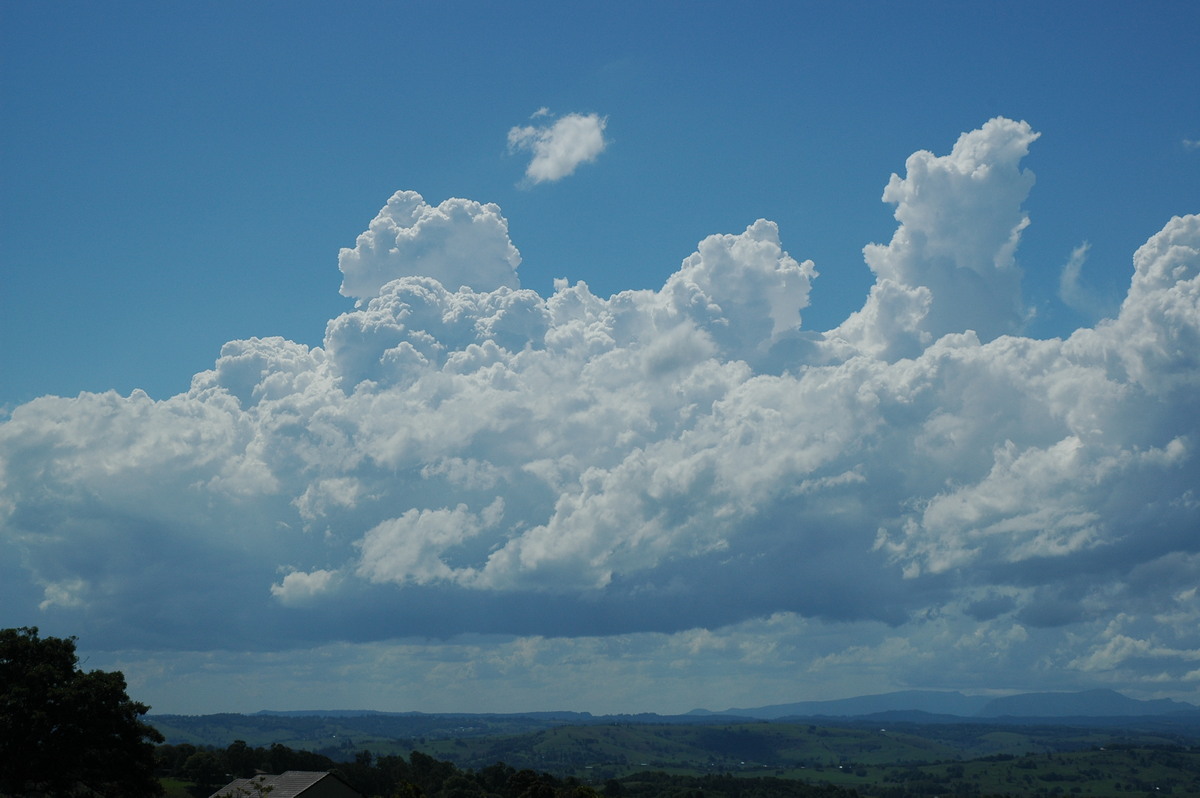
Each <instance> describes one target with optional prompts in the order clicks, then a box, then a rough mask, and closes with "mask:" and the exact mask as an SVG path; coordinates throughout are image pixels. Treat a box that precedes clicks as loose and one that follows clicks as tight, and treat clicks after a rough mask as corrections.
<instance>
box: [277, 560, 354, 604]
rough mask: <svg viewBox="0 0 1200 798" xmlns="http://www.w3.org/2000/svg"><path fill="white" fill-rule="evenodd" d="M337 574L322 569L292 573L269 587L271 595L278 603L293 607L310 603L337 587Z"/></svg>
mask: <svg viewBox="0 0 1200 798" xmlns="http://www.w3.org/2000/svg"><path fill="white" fill-rule="evenodd" d="M338 581H339V574H338V572H337V571H328V570H325V569H323V568H321V569H317V570H315V571H309V572H308V573H305V572H304V571H293V572H291V573H290V574H288V575H287V576H285V577H284V578H283V581H282V582H280V583H279V584H276V585H271V595H272V596H274V597H275V598H277V599H279V601H280V603H282V604H285V605H289V606H294V605H301V604H305V603H308V602H310V601H312V600H313V599H315V598H317V597H318V596H320V595H321V594H323V593H327V592H329V591H330V590H332V589H334V588H335V587H337V584H338Z"/></svg>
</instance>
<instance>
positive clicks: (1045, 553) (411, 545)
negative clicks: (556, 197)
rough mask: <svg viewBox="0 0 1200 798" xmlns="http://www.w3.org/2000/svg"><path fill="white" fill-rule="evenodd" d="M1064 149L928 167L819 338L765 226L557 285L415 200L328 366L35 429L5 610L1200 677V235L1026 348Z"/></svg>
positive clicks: (61, 412)
mask: <svg viewBox="0 0 1200 798" xmlns="http://www.w3.org/2000/svg"><path fill="white" fill-rule="evenodd" d="M562 121H563V120H559V122H560V123H561V122H562ZM557 124H558V123H556V126H557ZM1037 135H1038V134H1037V133H1035V132H1034V131H1033V130H1032V129H1031V128H1030V127H1029V125H1027V124H1025V123H1023V122H1014V121H1011V120H1005V119H995V120H991V121H990V122H988V123H987V124H985V125H983V126H982V127H981V128H980V129H979V130H976V131H972V132H969V133H965V134H963V135H962V136H961V137H960V138H959V140H958V142H957V143H956V144H955V145H954V147H953V149H952V151H951V152H950V154H949V155H942V156H937V155H934V154H932V153H929V152H920V153H917V154H915V155H913V156H912V157H910V158H909V159H908V163H907V174H906V176H905V177H904V178H900V177H898V176H893V177H892V179H891V181H890V182H889V183H888V187H887V189H886V190H885V193H884V200H885V201H886V202H889V203H892V204H894V205H895V206H896V208H895V215H896V219H897V222H898V226H897V229H896V231H895V234H894V235H893V237H892V239H891V242H890V243H889V244H887V245H878V244H872V245H870V246H868V247H867V248H866V249H865V257H866V260H867V263H868V265H869V266H870V267H871V269H872V270H873V271H874V273H875V275H876V282H875V285H874V286H873V288H872V289H871V292H870V294H869V296H868V297H867V298H866V300H865V302H864V304H863V307H862V308H861V309H860V310H858V311H857V312H855V313H854V314H852V315H851V316H850V318H849V319H847V320H846V322H844V323H843V324H841V325H839V326H838V327H836V328H834V329H832V330H827V331H813V330H808V329H806V328H805V327H804V316H803V311H804V309H805V308H806V307H807V305H808V302H809V295H810V289H811V286H812V282H813V280H815V279H816V278H817V272H816V269H815V267H814V264H813V263H812V262H811V261H807V260H798V259H796V258H793V257H792V256H791V255H790V254H789V253H788V252H787V251H786V250H785V249H784V247H783V244H782V241H781V238H780V234H779V230H778V229H777V227H776V225H774V224H773V223H771V222H768V221H765V220H758V221H754V222H752V223H751V224H749V225H748V226H747V227H746V229H745V230H743V231H741V232H738V233H733V234H723V235H713V236H710V237H708V238H706V239H704V240H703V241H701V242H700V243H699V245H698V246H697V249H696V252H695V253H694V254H692V255H691V256H689V257H688V258H686V259H685V260H684V261H683V263H682V264H681V265H680V267H679V268H678V270H677V271H676V272H675V273H674V274H672V275H671V276H670V277H669V278H667V280H665V282H664V283H663V285H662V286H661V287H660V288H658V289H657V290H640V291H625V292H621V293H618V294H615V295H613V296H610V297H607V298H606V297H600V296H596V295H595V294H593V293H592V292H591V290H590V289H589V288H588V286H587V285H586V284H585V283H582V282H579V283H574V284H571V283H568V282H567V281H565V280H560V281H558V282H556V284H555V287H554V291H553V293H552V294H551V295H550V296H548V297H542V296H539V295H538V294H537V293H535V292H533V291H529V290H526V289H521V288H520V287H519V284H518V283H517V281H516V274H515V269H516V266H517V264H518V262H519V258H518V256H517V255H516V250H515V248H513V247H512V244H511V243H510V242H509V241H508V236H507V226H506V224H505V222H504V219H503V217H502V216H501V215H500V212H499V209H498V208H496V207H495V206H489V205H479V204H478V203H473V202H468V201H466V200H456V199H452V200H446V201H445V202H443V203H441V204H440V205H438V206H436V207H433V206H430V205H428V204H426V203H425V202H424V200H423V199H422V198H421V197H420V196H419V195H417V194H415V193H413V192H399V193H397V194H396V195H394V196H393V197H392V199H391V200H390V201H389V202H388V205H387V206H386V207H385V208H384V209H383V210H382V211H381V212H380V214H379V215H378V216H377V217H376V219H375V220H374V221H372V222H371V225H370V228H369V229H368V230H367V231H366V232H365V233H363V235H362V236H360V237H359V239H358V243H357V245H356V247H355V248H354V249H346V250H343V251H342V254H341V257H340V259H339V265H340V266H341V269H342V272H343V275H344V278H345V280H344V283H343V287H342V293H343V294H345V295H347V296H352V297H355V298H356V299H358V300H359V301H358V305H357V306H356V307H355V308H354V309H353V310H349V311H348V312H346V313H344V314H342V315H340V316H338V317H337V318H335V319H332V320H330V321H329V323H328V325H327V328H326V334H325V339H324V342H323V344H322V346H320V347H307V346H303V345H301V344H297V343H294V342H290V341H286V340H283V339H279V338H266V339H250V340H245V341H233V342H230V343H229V344H227V345H226V346H225V347H224V348H223V349H222V351H221V353H220V356H219V358H218V359H217V361H216V363H215V364H214V367H213V368H212V369H211V370H208V371H205V372H202V373H200V374H197V375H196V376H195V378H194V379H193V381H192V385H191V388H190V390H189V391H188V392H186V393H183V394H180V395H178V396H175V397H171V398H169V399H165V400H162V401H154V400H152V399H150V397H148V396H146V395H145V394H143V393H140V392H135V393H134V394H132V395H130V396H128V397H122V396H118V395H116V394H115V393H104V394H89V393H85V394H80V395H79V396H77V397H73V398H60V397H44V398H41V399H38V400H35V401H33V402H30V403H28V404H26V405H22V406H19V407H17V408H15V409H14V410H13V412H12V414H11V417H10V418H9V419H8V420H6V421H5V422H4V423H3V424H2V425H0V536H2V539H3V545H4V546H5V549H6V551H8V552H10V553H11V557H10V559H9V562H10V564H9V565H7V566H5V567H6V569H7V570H6V573H16V574H17V575H18V576H19V578H20V580H21V581H20V584H21V587H20V588H11V587H10V588H6V591H7V593H6V596H12V597H13V599H12V601H11V602H10V604H11V605H12V607H11V608H10V612H14V613H18V614H21V613H24V615H25V616H27V618H38V617H44V618H47V619H58V620H60V621H62V622H64V623H67V622H70V620H71V619H72V618H78V617H82V614H86V616H87V617H88V618H89V619H91V621H92V623H93V625H94V627H95V629H96V630H97V633H98V634H101V635H102V636H103V638H104V639H105V640H106V641H108V644H109V645H112V646H114V647H122V646H125V647H149V646H151V645H154V646H159V647H163V648H170V647H178V646H202V645H205V644H208V643H213V644H217V642H219V644H220V645H223V646H225V647H230V646H237V645H241V644H246V645H249V644H250V641H253V645H255V646H264V645H265V646H272V645H274V646H283V645H296V644H298V643H300V642H309V643H316V644H325V643H327V642H328V641H331V640H343V641H351V642H352V643H353V644H354V645H361V646H370V645H375V642H374V641H379V640H388V639H394V638H405V637H419V636H427V635H455V634H458V635H470V634H505V635H512V636H516V637H514V638H510V639H509V642H506V643H504V646H507V647H509V648H505V649H504V650H505V651H507V652H508V653H510V654H512V655H513V656H514V657H516V656H517V652H518V651H528V650H530V649H529V646H534V647H542V648H543V649H545V648H551V649H552V648H554V647H555V646H557V645H559V643H555V644H553V645H549V644H543V643H538V644H537V645H536V646H535V644H534V643H527V644H522V643H519V642H513V641H514V640H526V641H545V640H549V639H555V640H562V639H565V638H568V637H573V638H579V639H581V640H586V641H588V642H587V643H586V646H588V647H591V648H594V649H595V650H597V651H599V650H604V649H605V646H606V645H610V644H609V643H604V642H597V641H615V640H618V639H621V640H631V639H634V638H630V637H628V636H630V635H632V636H639V635H640V636H642V637H637V638H636V639H637V640H640V641H642V644H644V645H645V652H643V653H644V655H645V657H646V658H647V661H648V660H649V659H651V658H657V660H658V661H668V660H670V661H674V660H679V661H684V660H686V657H687V653H686V652H687V651H689V650H691V649H694V648H696V647H697V646H699V647H702V648H703V649H704V650H705V651H706V652H720V653H721V656H727V657H741V658H743V659H744V661H745V662H746V663H752V664H754V666H755V667H758V668H765V669H768V670H769V671H770V672H771V673H778V674H780V678H781V679H782V678H784V674H794V672H795V667H796V666H797V664H799V665H801V666H803V667H804V668H806V669H808V670H809V671H810V672H812V673H820V672H826V671H828V670H829V669H831V668H833V667H834V666H835V665H836V666H837V667H838V668H840V669H843V670H844V671H845V672H847V673H854V674H857V675H856V676H855V678H858V679H861V680H862V681H861V683H862V684H864V685H866V686H867V688H868V689H870V685H871V684H875V685H877V684H878V683H879V680H880V679H881V678H883V679H886V680H890V681H889V683H891V684H895V683H897V682H899V683H900V684H907V685H913V686H945V685H946V684H955V685H957V686H962V687H966V686H971V685H978V686H998V685H995V684H992V685H985V684H983V682H986V680H987V674H988V672H991V670H989V669H993V670H994V669H995V668H999V667H1004V668H1006V669H1007V670H1005V672H1019V673H1030V672H1033V671H1037V672H1038V673H1039V674H1040V675H1039V677H1038V678H1039V679H1040V680H1041V685H1042V686H1043V687H1050V686H1052V682H1053V681H1054V679H1064V680H1066V679H1069V678H1073V677H1072V676H1071V675H1072V674H1074V677H1078V678H1087V679H1093V680H1105V679H1107V680H1117V679H1120V680H1124V681H1123V682H1122V684H1136V683H1138V680H1139V679H1147V680H1148V679H1149V678H1150V674H1149V672H1148V671H1142V670H1139V669H1138V663H1139V662H1140V661H1141V659H1139V658H1138V657H1135V656H1133V653H1136V652H1138V651H1141V652H1143V653H1145V654H1147V656H1150V657H1151V658H1152V659H1153V660H1154V663H1155V664H1154V672H1153V677H1154V678H1155V679H1159V678H1160V677H1161V675H1162V674H1163V673H1167V674H1168V677H1169V685H1168V686H1170V685H1174V686H1176V687H1178V688H1179V689H1183V685H1184V684H1185V682H1187V679H1189V678H1191V677H1190V676H1189V675H1188V674H1190V673H1192V672H1194V671H1195V668H1194V660H1192V659H1189V657H1188V656H1187V655H1186V652H1192V651H1195V650H1198V649H1200V636H1198V634H1197V632H1196V629H1197V628H1198V627H1197V625H1196V623H1195V620H1196V618H1197V617H1200V604H1198V603H1197V601H1198V599H1197V596H1196V593H1195V591H1194V590H1192V591H1191V592H1190V593H1188V590H1189V588H1194V585H1195V583H1196V579H1197V577H1198V576H1200V539H1198V538H1197V537H1196V535H1195V530H1196V529H1197V528H1198V527H1200V495H1198V494H1197V489H1196V486H1197V485H1198V484H1200V465H1198V463H1200V458H1198V453H1197V446H1198V445H1200V428H1198V426H1200V421H1198V420H1197V416H1196V413H1195V396H1196V393H1197V390H1200V216H1194V215H1193V216H1182V217H1177V218H1174V219H1171V220H1169V221H1168V222H1167V223H1166V225H1165V226H1164V227H1163V229H1162V230H1161V231H1160V232H1159V233H1157V234H1155V235H1154V236H1153V237H1151V238H1150V240H1149V241H1147V243H1146V244H1145V245H1144V246H1143V247H1141V248H1140V249H1139V250H1138V251H1137V253H1135V255H1134V262H1133V275H1132V280H1131V284H1130V289H1129V292H1128V294H1127V296H1126V298H1125V300H1124V302H1123V304H1122V306H1121V308H1120V310H1119V312H1118V313H1117V314H1116V315H1115V316H1114V317H1113V318H1111V319H1108V320H1105V321H1102V322H1100V323H1098V324H1097V325H1096V326H1095V327H1090V328H1083V329H1080V330H1078V331H1077V332H1076V333H1075V334H1073V335H1072V336H1070V337H1069V338H1067V339H1065V340H1060V339H1052V340H1035V339H1031V338H1026V337H1021V336H1020V335H1019V334H1018V333H1019V331H1020V328H1021V326H1022V323H1023V321H1024V319H1025V316H1026V311H1025V308H1024V305H1023V301H1022V298H1021V291H1020V268H1019V267H1018V265H1017V260H1016V252H1017V247H1018V244H1019V241H1020V236H1021V232H1022V230H1023V229H1024V228H1025V226H1026V225H1027V224H1028V223H1029V219H1028V216H1027V215H1026V213H1025V212H1024V210H1023V209H1022V203H1023V202H1024V199H1025V197H1026V195H1027V193H1028V191H1029V190H1030V188H1031V186H1032V185H1033V176H1032V175H1031V174H1030V173H1029V172H1028V171H1027V170H1024V169H1022V168H1021V167H1020V161H1021V159H1022V157H1023V156H1024V155H1025V154H1026V152H1027V150H1028V148H1029V146H1030V145H1031V144H1032V143H1033V142H1034V141H1035V140H1036V138H1037ZM1080 262H1082V253H1081V254H1080ZM11 563H17V565H15V566H14V565H12V564H11ZM281 573H282V574H284V576H282V577H280V574H281ZM214 580H215V581H216V582H218V583H219V586H220V590H219V591H215V585H214ZM150 595H153V596H156V597H160V598H161V600H156V601H155V602H152V603H151V604H152V606H150V605H148V604H147V602H146V601H145V597H146V596H150ZM1117 613H1120V614H1121V616H1122V621H1121V624H1120V625H1119V628H1117V629H1114V630H1112V631H1106V630H1108V629H1109V624H1110V622H1111V621H1112V619H1113V618H1114V617H1115V615H1116V614H1117ZM1118 635H1120V636H1122V637H1118ZM906 641H907V642H906ZM1114 641H1115V642H1114ZM1129 641H1133V642H1129ZM1138 641H1140V642H1138ZM581 645H583V644H582V643H581ZM611 645H616V643H611ZM522 646H525V647H524V648H522ZM499 650H500V649H496V651H499ZM930 651H937V652H939V657H938V661H939V669H938V670H939V676H938V678H942V679H943V680H945V682H944V683H943V684H941V685H938V684H930V683H929V680H930V679H931V678H932V676H931V674H930V673H929V669H928V668H927V667H926V665H927V663H925V661H924V659H923V658H924V657H925V656H926V655H927V653H928V652H930ZM647 652H650V653H647ZM1173 652H1174V653H1173ZM1179 652H1183V653H1179ZM610 653H611V652H610ZM406 656H407V655H406ZM547 656H549V655H547ZM613 656H617V655H616V654H613ZM622 656H623V655H622ZM714 656H715V654H714ZM663 658H666V659H663ZM1142 659H1145V657H1143V658H1142ZM497 667H499V666H497ZM505 667H509V666H505ZM511 667H514V668H516V667H518V666H517V665H512V666H511ZM520 667H521V668H525V667H527V666H526V665H521V666H520ZM528 667H532V666H528ZM596 667H597V668H599V667H601V666H599V665H597V666H596ZM1164 669H1165V670H1164ZM618 671H619V672H621V673H628V671H621V670H620V669H618ZM618 671H614V672H618ZM1049 671H1053V674H1051V673H1049ZM1064 674H1066V675H1064ZM543 675H544V672H543ZM591 675H592V676H596V675H597V674H596V673H592V674H591ZM697 675H698V676H700V675H703V674H697ZM710 677H711V678H713V679H716V678H717V677H716V676H715V675H714V674H711V673H710V674H707V676H705V678H710ZM545 678H547V679H549V678H551V677H549V676H546V677H545ZM788 678H790V677H788ZM872 679H874V680H875V681H874V682H872V681H871V680H872ZM712 683H715V682H712ZM1187 683H1188V684H1190V682H1187ZM1156 684H1158V685H1159V687H1162V683H1161V682H1158V683H1156ZM1001 686H1003V685H1001ZM1013 686H1015V687H1020V686H1021V685H1013ZM1060 686H1063V687H1070V686H1072V685H1071V684H1070V683H1068V682H1063V683H1062V684H1061V685H1060Z"/></svg>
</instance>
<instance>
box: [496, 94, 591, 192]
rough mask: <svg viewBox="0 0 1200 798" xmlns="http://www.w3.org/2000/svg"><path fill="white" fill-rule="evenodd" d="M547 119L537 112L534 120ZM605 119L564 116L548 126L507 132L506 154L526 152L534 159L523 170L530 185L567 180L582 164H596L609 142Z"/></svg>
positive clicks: (544, 113) (544, 110) (547, 113)
mask: <svg viewBox="0 0 1200 798" xmlns="http://www.w3.org/2000/svg"><path fill="white" fill-rule="evenodd" d="M546 116H550V111H549V109H547V108H539V109H538V110H537V112H536V113H534V114H533V118H534V119H537V118H541V117H546ZM607 126H608V117H602V116H600V115H599V114H567V115H566V116H564V117H560V118H559V119H557V120H555V122H554V123H553V124H549V125H542V126H537V125H526V126H524V127H514V128H512V129H511V130H509V131H508V149H509V152H520V151H526V152H531V153H533V158H532V160H530V162H529V165H528V166H527V167H526V168H525V178H526V179H527V180H529V181H530V182H533V183H544V182H547V181H549V182H554V181H556V180H562V179H563V178H564V177H569V176H570V175H572V174H574V173H575V169H576V168H577V167H578V166H579V165H580V164H582V163H591V162H592V161H594V160H596V158H597V156H599V155H600V153H602V152H604V148H605V147H606V146H608V142H607V141H605V139H604V128H605V127H607Z"/></svg>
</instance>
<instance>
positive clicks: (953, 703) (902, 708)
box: [688, 690, 1200, 720]
mask: <svg viewBox="0 0 1200 798" xmlns="http://www.w3.org/2000/svg"><path fill="white" fill-rule="evenodd" d="M914 712H915V713H926V714H929V715H952V716H957V717H962V718H1004V717H1020V718H1060V717H1062V718H1065V717H1072V718H1094V717H1145V716H1154V715H1171V714H1175V713H1181V712H1200V707H1197V706H1196V705H1195V704H1189V703H1186V702H1184V701H1173V700H1171V699H1168V698H1164V699H1159V700H1155V701H1141V700H1138V699H1136V698H1129V697H1128V696H1125V695H1122V694H1121V693H1118V692H1116V691H1115V690H1084V691H1082V692H1076V693H1021V694H1018V695H1009V696H1002V697H999V698H993V697H990V696H979V695H964V694H963V693H959V692H952V691H942V690H902V691H899V692H894V693H881V694H879V695H864V696H858V697H856V698H841V699H835V700H831V701H799V702H796V703H792V704H771V705H768V706H763V707H751V708H734V709H727V710H724V711H720V712H714V711H711V710H707V709H694V710H692V711H691V712H690V713H688V714H689V715H691V716H726V717H737V718H755V719H759V720H779V719H782V718H789V717H859V716H865V715H877V714H881V713H914Z"/></svg>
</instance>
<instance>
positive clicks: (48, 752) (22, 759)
mask: <svg viewBox="0 0 1200 798" xmlns="http://www.w3.org/2000/svg"><path fill="white" fill-rule="evenodd" d="M125 689H126V685H125V677H124V675H122V674H121V673H120V672H119V671H114V672H112V673H108V672H105V671H99V670H94V671H90V672H84V671H83V670H81V669H80V668H79V657H78V656H76V654H75V638H74V637H69V638H58V637H46V638H41V637H39V636H38V630H37V627H22V628H20V629H3V630H0V763H3V767H0V795H6V796H51V795H53V796H72V797H75V796H78V797H79V798H93V797H95V796H104V797H105V798H107V797H108V796H114V797H115V796H129V797H130V798H139V797H140V796H156V795H161V794H162V787H161V786H160V785H159V783H158V781H157V779H155V777H154V746H153V743H155V742H162V735H160V734H159V733H158V731H157V730H156V729H154V728H153V727H152V726H150V725H148V724H146V723H143V722H142V721H141V716H142V715H144V714H146V712H147V711H148V710H149V709H150V708H149V707H148V706H146V705H145V704H140V703H138V702H136V701H131V700H130V698H129V696H128V695H126V693H125Z"/></svg>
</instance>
